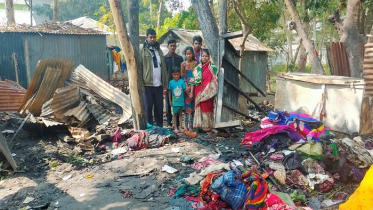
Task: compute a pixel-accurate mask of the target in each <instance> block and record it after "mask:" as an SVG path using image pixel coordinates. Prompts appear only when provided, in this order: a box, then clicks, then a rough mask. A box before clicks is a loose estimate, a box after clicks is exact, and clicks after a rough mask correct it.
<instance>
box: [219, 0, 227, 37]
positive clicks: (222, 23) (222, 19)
mask: <svg viewBox="0 0 373 210" xmlns="http://www.w3.org/2000/svg"><path fill="white" fill-rule="evenodd" d="M227 11H228V9H227V0H219V34H226V33H227V31H228V24H227Z"/></svg>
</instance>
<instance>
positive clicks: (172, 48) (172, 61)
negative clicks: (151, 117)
mask: <svg viewBox="0 0 373 210" xmlns="http://www.w3.org/2000/svg"><path fill="white" fill-rule="evenodd" d="M167 49H168V53H167V54H166V55H165V56H164V59H165V61H166V67H167V75H168V76H167V82H170V81H171V80H172V79H173V78H172V69H173V68H174V67H178V68H179V69H180V68H181V63H182V62H183V57H181V56H180V55H178V54H176V40H175V39H170V40H168V43H167ZM168 101H169V99H168V94H166V117H167V126H168V127H172V122H171V121H172V113H171V106H170V104H169V103H168ZM177 120H178V118H177ZM176 124H177V127H179V126H180V122H176Z"/></svg>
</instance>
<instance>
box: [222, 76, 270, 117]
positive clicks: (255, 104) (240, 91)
mask: <svg viewBox="0 0 373 210" xmlns="http://www.w3.org/2000/svg"><path fill="white" fill-rule="evenodd" d="M224 81H225V82H226V83H227V84H229V85H230V86H232V87H233V88H234V89H236V90H237V91H238V92H239V93H240V94H241V95H243V96H244V97H245V98H246V99H247V100H249V101H250V102H251V103H252V104H254V106H255V108H256V109H257V110H258V111H260V112H264V110H263V109H262V108H260V106H259V105H258V104H257V103H255V101H253V100H252V99H251V98H250V96H248V95H247V94H246V93H244V92H243V91H242V90H241V89H240V88H239V87H237V86H236V85H235V84H233V83H232V82H230V81H229V80H227V79H225V78H224Z"/></svg>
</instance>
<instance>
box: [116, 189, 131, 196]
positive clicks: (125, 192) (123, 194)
mask: <svg viewBox="0 0 373 210" xmlns="http://www.w3.org/2000/svg"><path fill="white" fill-rule="evenodd" d="M119 192H120V193H122V196H123V198H130V197H132V192H131V191H129V190H119Z"/></svg>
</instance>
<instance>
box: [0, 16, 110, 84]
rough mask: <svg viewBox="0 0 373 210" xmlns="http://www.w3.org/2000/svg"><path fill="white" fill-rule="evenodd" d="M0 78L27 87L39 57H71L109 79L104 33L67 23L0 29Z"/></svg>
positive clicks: (68, 58)
mask: <svg viewBox="0 0 373 210" xmlns="http://www.w3.org/2000/svg"><path fill="white" fill-rule="evenodd" d="M0 30H1V31H2V32H1V33H0V46H1V47H0V77H1V79H9V80H13V81H18V83H19V84H20V85H21V86H23V87H25V88H27V87H28V85H29V82H30V79H31V77H32V75H33V73H34V69H35V67H36V65H37V63H38V61H39V60H41V59H53V58H55V59H64V60H71V61H73V62H74V63H75V66H78V65H79V64H82V65H84V66H86V67H87V68H88V69H89V70H90V71H92V72H93V73H95V74H96V75H98V76H100V77H101V78H103V79H108V78H109V72H108V66H107V56H106V36H105V33H102V32H97V31H93V30H86V29H82V28H80V27H76V26H71V25H68V24H56V23H47V24H44V25H38V26H35V27H27V26H16V27H8V28H2V29H0Z"/></svg>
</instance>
